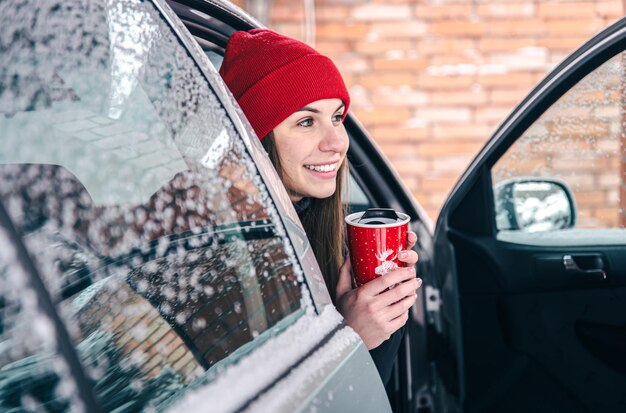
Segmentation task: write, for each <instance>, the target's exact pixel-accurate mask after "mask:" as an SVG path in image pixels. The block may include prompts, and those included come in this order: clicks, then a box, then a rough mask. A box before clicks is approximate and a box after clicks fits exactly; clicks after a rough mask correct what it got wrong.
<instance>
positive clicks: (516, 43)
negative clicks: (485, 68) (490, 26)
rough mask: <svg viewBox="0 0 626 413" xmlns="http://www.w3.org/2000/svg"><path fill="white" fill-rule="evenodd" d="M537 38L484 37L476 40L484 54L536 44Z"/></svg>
mask: <svg viewBox="0 0 626 413" xmlns="http://www.w3.org/2000/svg"><path fill="white" fill-rule="evenodd" d="M537 41H538V40H537V39H536V38H533V37H507V38H500V37H484V38H482V39H480V40H479V41H478V46H477V48H478V50H480V51H481V52H482V53H484V54H488V53H492V52H511V51H513V50H515V49H519V48H522V47H532V46H536V45H537Z"/></svg>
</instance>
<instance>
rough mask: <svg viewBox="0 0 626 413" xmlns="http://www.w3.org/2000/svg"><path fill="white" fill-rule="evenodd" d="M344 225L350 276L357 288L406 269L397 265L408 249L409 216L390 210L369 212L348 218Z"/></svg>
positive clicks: (369, 210)
mask: <svg viewBox="0 0 626 413" xmlns="http://www.w3.org/2000/svg"><path fill="white" fill-rule="evenodd" d="M345 221H346V224H347V227H348V250H349V251H350V262H351V264H352V273H353V274H354V278H355V280H356V283H357V285H359V286H360V285H363V284H365V283H367V282H369V281H371V280H373V279H374V278H378V277H380V276H381V275H385V274H387V273H388V272H390V271H393V270H395V269H396V268H398V267H404V266H405V264H404V263H403V262H401V261H398V253H399V252H400V251H402V250H404V249H405V248H406V246H407V242H408V238H407V237H408V231H409V221H410V217H409V216H408V215H406V214H403V213H400V212H395V211H394V210H393V209H383V208H372V209H368V210H367V211H365V212H357V213H354V214H350V215H348V216H347V217H346V219H345Z"/></svg>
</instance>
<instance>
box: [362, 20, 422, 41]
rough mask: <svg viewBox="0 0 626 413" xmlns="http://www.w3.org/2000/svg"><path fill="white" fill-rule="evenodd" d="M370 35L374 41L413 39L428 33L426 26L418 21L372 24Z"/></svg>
mask: <svg viewBox="0 0 626 413" xmlns="http://www.w3.org/2000/svg"><path fill="white" fill-rule="evenodd" d="M370 33H371V35H372V37H374V39H375V40H377V39H379V38H385V39H403V38H409V39H415V38H416V37H421V36H424V35H426V34H429V33H428V28H427V26H426V25H425V24H424V23H422V22H419V21H405V22H403V21H399V22H390V23H387V22H383V23H378V22H373V23H372V25H371V29H370Z"/></svg>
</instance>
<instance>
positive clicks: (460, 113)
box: [417, 106, 472, 124]
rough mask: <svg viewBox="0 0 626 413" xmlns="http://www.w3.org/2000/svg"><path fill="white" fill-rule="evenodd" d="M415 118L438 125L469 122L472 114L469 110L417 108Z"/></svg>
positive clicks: (433, 107) (434, 107) (432, 107)
mask: <svg viewBox="0 0 626 413" xmlns="http://www.w3.org/2000/svg"><path fill="white" fill-rule="evenodd" d="M417 116H418V118H420V119H426V120H429V121H431V122H435V123H438V124H445V123H466V122H469V121H470V119H471V116H472V112H471V110H470V109H469V108H458V107H436V106H431V107H428V108H419V109H418V110H417Z"/></svg>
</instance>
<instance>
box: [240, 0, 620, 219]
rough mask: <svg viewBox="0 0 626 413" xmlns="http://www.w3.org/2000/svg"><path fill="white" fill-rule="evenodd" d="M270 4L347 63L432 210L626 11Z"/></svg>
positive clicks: (606, 0)
mask: <svg viewBox="0 0 626 413" xmlns="http://www.w3.org/2000/svg"><path fill="white" fill-rule="evenodd" d="M254 2H255V1H254V0H239V1H236V2H235V3H237V4H238V5H240V6H242V7H243V8H244V9H245V8H250V7H252V6H253V4H252V3H254ZM256 3H258V0H257V1H256ZM265 3H266V4H269V5H270V7H269V9H268V10H269V12H268V16H267V21H266V23H267V24H268V25H269V26H270V27H272V28H274V29H276V30H278V31H280V32H282V33H285V34H288V35H291V36H294V37H296V38H300V39H302V40H305V41H308V42H309V43H312V44H313V45H314V46H315V47H316V48H317V49H318V50H320V51H321V52H322V53H324V54H327V55H328V56H330V57H331V58H332V59H333V60H334V61H335V62H336V63H337V65H338V66H339V69H340V70H341V72H342V73H343V75H344V77H345V80H346V82H347V84H348V86H349V88H350V92H351V95H352V99H353V106H352V110H353V112H354V113H355V114H356V115H357V116H358V118H359V119H360V121H361V122H362V123H363V124H364V125H365V127H366V128H367V129H368V130H369V132H370V134H371V135H372V137H373V138H374V139H375V140H376V141H377V143H378V144H379V145H380V147H381V148H382V150H383V151H384V152H385V154H386V155H387V156H388V157H389V159H390V161H391V163H392V164H393V165H394V167H395V168H396V170H397V171H398V172H399V174H400V175H401V177H402V178H403V180H404V182H405V183H406V184H407V186H408V187H409V189H410V190H411V191H412V192H413V194H414V195H415V196H416V198H417V200H418V201H419V202H420V203H421V204H422V205H423V206H424V207H425V209H426V210H427V212H428V213H429V215H430V216H431V217H432V218H433V219H435V218H436V216H437V213H438V209H439V208H440V206H441V204H442V202H443V201H444V199H445V198H446V196H447V193H448V192H449V190H450V189H451V187H452V186H453V185H454V183H455V182H456V181H457V179H458V177H459V175H460V173H461V172H462V171H463V170H464V169H465V168H466V167H467V165H468V163H469V162H470V161H471V159H472V158H473V156H474V155H475V154H476V152H477V151H478V150H479V149H480V148H481V147H482V145H483V144H484V143H485V141H486V140H487V139H488V138H489V136H490V135H491V133H492V132H493V131H494V130H495V128H496V127H497V126H498V124H499V123H500V122H501V121H503V120H504V118H505V117H506V115H508V114H509V112H510V111H511V110H512V109H513V108H514V107H515V105H516V104H517V103H519V101H520V100H521V99H522V98H523V97H524V96H525V95H526V94H527V93H528V92H529V91H530V90H531V88H532V87H533V86H534V85H535V84H536V83H537V82H538V81H539V80H541V79H542V78H543V77H544V76H545V75H546V74H547V73H548V72H549V71H550V69H551V68H553V67H554V66H555V65H556V64H557V63H558V62H560V61H561V60H562V59H563V58H564V57H566V56H567V55H568V54H569V53H570V52H571V51H573V50H574V49H575V48H576V47H578V46H579V45H580V44H582V43H583V41H584V40H585V39H587V38H588V37H589V36H590V35H592V34H594V33H596V32H598V31H599V30H601V29H602V28H603V27H605V26H607V25H608V24H610V23H612V22H613V21H615V20H617V19H618V18H619V17H621V16H622V14H623V10H624V8H623V5H622V0H588V1H527V0H501V1H497V2H491V1H487V0H474V1H468V0H450V1H446V0H431V1H423V0H418V1H409V0H387V1H383V0H332V1H331V0H315V1H314V5H315V9H314V10H315V20H314V25H312V26H311V25H309V26H307V23H306V18H305V17H306V13H305V6H304V4H305V2H304V1H294V0H272V1H266V2H265ZM309 16H310V15H309Z"/></svg>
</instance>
